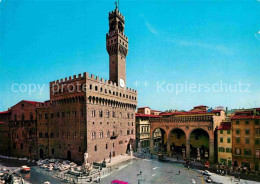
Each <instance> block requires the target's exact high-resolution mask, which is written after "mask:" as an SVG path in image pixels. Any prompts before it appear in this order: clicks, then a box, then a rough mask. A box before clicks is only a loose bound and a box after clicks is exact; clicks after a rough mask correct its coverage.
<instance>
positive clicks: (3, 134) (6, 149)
mask: <svg viewBox="0 0 260 184" xmlns="http://www.w3.org/2000/svg"><path fill="white" fill-rule="evenodd" d="M9 118H10V111H4V112H0V155H8V156H9V155H10V133H9V123H8V122H9Z"/></svg>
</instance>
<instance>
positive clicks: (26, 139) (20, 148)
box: [9, 100, 37, 158]
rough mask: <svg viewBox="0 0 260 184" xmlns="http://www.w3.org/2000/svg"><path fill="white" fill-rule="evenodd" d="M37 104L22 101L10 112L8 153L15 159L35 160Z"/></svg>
mask: <svg viewBox="0 0 260 184" xmlns="http://www.w3.org/2000/svg"><path fill="white" fill-rule="evenodd" d="M36 105H37V102H33V101H26V100H23V101H21V102H19V103H17V104H16V105H14V106H12V107H11V109H10V111H11V115H10V120H9V128H10V152H11V155H12V156H15V157H32V158H37V121H36V111H35V108H36Z"/></svg>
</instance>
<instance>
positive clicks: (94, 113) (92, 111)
mask: <svg viewBox="0 0 260 184" xmlns="http://www.w3.org/2000/svg"><path fill="white" fill-rule="evenodd" d="M91 116H92V117H95V116H96V112H95V110H94V109H92V110H91Z"/></svg>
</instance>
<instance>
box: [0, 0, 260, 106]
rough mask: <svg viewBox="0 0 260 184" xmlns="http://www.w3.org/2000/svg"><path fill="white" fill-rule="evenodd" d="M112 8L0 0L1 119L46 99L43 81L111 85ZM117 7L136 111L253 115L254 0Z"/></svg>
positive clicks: (259, 6)
mask: <svg viewBox="0 0 260 184" xmlns="http://www.w3.org/2000/svg"><path fill="white" fill-rule="evenodd" d="M113 9H115V5H114V1H113V0H95V1H94V0H1V1H0V21H1V22H0V38H1V39H0V69H1V70H0V71H1V72H0V111H4V110H7V109H8V108H9V107H11V106H13V105H15V104H16V103H18V102H19V101H21V100H34V101H45V100H49V82H50V81H54V80H58V79H62V78H65V77H69V76H72V75H75V74H79V73H83V72H88V73H90V74H91V73H92V74H94V75H97V76H100V77H103V78H105V79H109V56H108V54H107V51H106V40H105V39H106V33H107V32H108V13H109V12H110V11H112V10H113ZM119 9H120V12H121V13H122V14H123V15H124V16H125V35H126V36H128V38H129V44H128V45H129V52H128V55H127V58H126V73H127V76H126V85H127V86H128V87H131V88H134V89H137V90H138V107H141V106H149V107H151V108H152V109H156V110H167V109H178V110H190V109H192V108H193V106H196V105H207V106H208V107H213V108H214V107H217V106H223V107H228V108H229V109H232V108H253V107H260V21H259V20H260V1H259V0H173V1H170V0H167V1H164V0H139V1H137V0H135V1H130V0H120V4H119ZM29 89H31V90H29Z"/></svg>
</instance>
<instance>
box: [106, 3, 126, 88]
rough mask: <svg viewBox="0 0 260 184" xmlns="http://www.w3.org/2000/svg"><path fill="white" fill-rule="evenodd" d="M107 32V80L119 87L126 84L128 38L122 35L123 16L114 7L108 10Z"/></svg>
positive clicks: (123, 27) (123, 26)
mask: <svg viewBox="0 0 260 184" xmlns="http://www.w3.org/2000/svg"><path fill="white" fill-rule="evenodd" d="M108 19H109V32H108V33H107V34H106V44H107V46H106V48H107V52H108V54H109V80H110V81H112V82H115V83H116V84H117V85H118V86H120V87H123V88H124V87H125V85H126V55H127V52H128V38H127V37H126V36H125V35H124V29H125V18H124V16H123V15H122V14H121V13H120V12H119V10H118V9H117V6H116V9H115V10H114V11H112V12H109V18H108Z"/></svg>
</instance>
